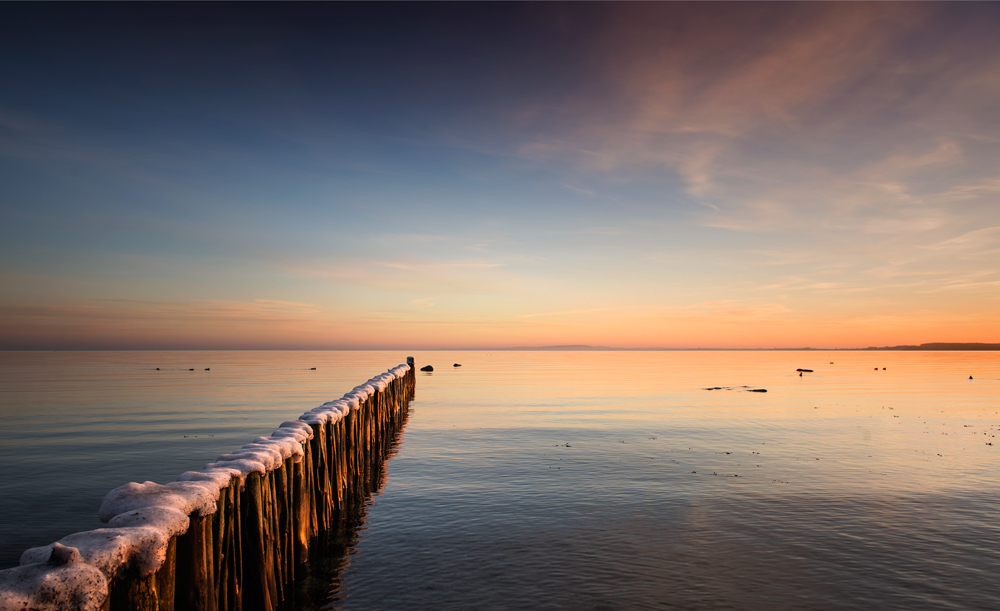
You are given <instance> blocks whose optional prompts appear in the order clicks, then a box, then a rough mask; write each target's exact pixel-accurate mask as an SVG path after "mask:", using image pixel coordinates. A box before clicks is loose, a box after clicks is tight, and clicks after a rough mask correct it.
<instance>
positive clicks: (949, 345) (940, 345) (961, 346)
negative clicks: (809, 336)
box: [463, 342, 1000, 352]
mask: <svg viewBox="0 0 1000 611" xmlns="http://www.w3.org/2000/svg"><path fill="white" fill-rule="evenodd" d="M463 350H492V351H498V352H499V351H505V350H509V351H529V350H534V351H544V350H552V351H574V350H579V351H585V350H603V351H621V352H633V351H636V352H645V351H649V352H656V351H698V350H701V351H723V352H729V351H799V350H818V351H827V350H836V351H850V350H853V351H858V350H1000V344H984V343H968V342H967V343H961V342H936V343H930V344H920V345H904V346H871V347H868V348H810V347H803V348H611V347H608V346H588V345H586V344H571V345H565V346H515V347H513V348H463Z"/></svg>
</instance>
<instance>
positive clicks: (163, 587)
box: [105, 367, 415, 611]
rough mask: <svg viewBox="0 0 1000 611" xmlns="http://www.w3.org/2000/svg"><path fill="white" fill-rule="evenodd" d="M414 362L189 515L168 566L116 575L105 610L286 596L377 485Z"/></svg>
mask: <svg viewBox="0 0 1000 611" xmlns="http://www.w3.org/2000/svg"><path fill="white" fill-rule="evenodd" d="M414 386H415V376H414V370H413V368H412V367H411V368H410V371H409V372H407V374H406V375H405V376H404V377H402V378H399V379H397V380H395V381H394V382H393V383H391V384H390V385H389V386H388V387H387V388H386V389H385V390H383V391H380V392H376V393H375V394H374V395H372V396H371V397H370V398H369V399H368V401H366V402H365V403H364V404H363V405H362V406H361V409H357V410H351V412H350V414H348V415H347V417H345V418H344V419H342V420H340V421H339V422H336V423H333V424H329V425H328V424H325V423H312V424H311V427H312V429H313V438H312V439H311V440H309V441H308V444H307V445H306V447H304V448H303V450H304V451H305V456H304V457H303V458H301V459H300V460H298V461H295V460H293V458H288V459H286V460H285V461H284V463H283V464H282V465H281V467H280V468H278V469H275V470H272V471H269V472H268V473H267V474H265V475H261V474H259V473H251V474H249V475H248V476H247V477H246V479H245V481H244V482H243V485H242V486H241V484H240V481H239V478H233V481H232V483H230V485H229V487H228V488H225V489H223V490H222V493H221V494H220V495H219V500H218V504H217V508H216V511H215V513H213V514H209V515H207V516H204V517H202V516H198V515H197V513H195V514H192V515H191V516H190V520H191V523H190V524H191V525H190V527H189V528H188V531H187V533H185V534H183V535H180V536H178V537H175V538H174V539H173V540H172V541H171V542H170V545H169V547H168V549H167V559H166V561H165V562H164V563H163V567H162V568H161V569H160V570H159V571H157V572H156V573H153V574H151V575H149V576H147V577H139V576H133V577H131V578H125V579H123V580H119V581H117V582H114V583H112V584H110V588H109V589H110V592H109V596H108V602H107V603H106V604H105V608H106V609H108V611H126V610H128V611H132V610H135V611H154V610H155V611H175V610H176V611H182V610H191V611H271V610H272V609H276V608H277V607H278V605H279V604H280V602H281V601H283V600H286V599H288V597H289V594H290V586H291V584H292V582H293V581H294V579H295V575H296V570H298V569H300V567H301V565H302V564H304V563H305V562H306V561H307V560H308V558H309V545H310V542H311V541H312V540H313V538H315V537H317V536H318V535H319V534H321V533H323V532H327V531H330V530H332V529H333V528H335V527H336V526H337V524H338V522H339V521H341V520H344V519H345V518H346V517H347V516H348V514H349V513H350V512H352V511H357V510H358V509H359V505H363V503H364V501H365V499H366V498H367V497H368V495H370V494H371V492H372V490H374V489H377V488H378V487H379V478H380V477H381V466H382V461H383V460H384V458H385V456H386V455H387V454H388V452H389V450H390V444H391V443H392V440H393V438H394V435H395V433H396V432H397V430H399V428H400V427H401V426H402V424H403V422H404V421H405V418H406V414H407V405H408V403H409V401H410V399H411V398H412V397H413V394H414Z"/></svg>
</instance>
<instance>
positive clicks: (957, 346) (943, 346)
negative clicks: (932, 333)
mask: <svg viewBox="0 0 1000 611" xmlns="http://www.w3.org/2000/svg"><path fill="white" fill-rule="evenodd" d="M864 350H1000V344H980V343H972V344H962V343H947V342H938V343H934V344H920V345H919V346H884V347H882V348H877V347H874V346H872V347H871V348H864Z"/></svg>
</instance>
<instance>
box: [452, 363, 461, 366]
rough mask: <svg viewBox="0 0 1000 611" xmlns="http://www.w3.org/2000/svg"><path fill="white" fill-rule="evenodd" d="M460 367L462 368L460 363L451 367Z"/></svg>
mask: <svg viewBox="0 0 1000 611" xmlns="http://www.w3.org/2000/svg"><path fill="white" fill-rule="evenodd" d="M461 366H462V364H461V363H455V364H454V365H453V367H461Z"/></svg>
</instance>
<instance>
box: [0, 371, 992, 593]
mask: <svg viewBox="0 0 1000 611" xmlns="http://www.w3.org/2000/svg"><path fill="white" fill-rule="evenodd" d="M405 356H406V354H402V353H394V352H383V353H379V352H357V353H355V352H287V353H277V352H228V353H223V352H219V353H213V352H196V353H178V352H160V353H0V376H2V378H0V381H2V386H0V397H2V398H0V419H2V422H0V424H2V425H3V426H2V431H0V444H2V445H0V459H2V460H3V461H4V464H5V466H8V468H7V469H5V470H4V471H3V472H2V474H0V494H2V495H3V499H4V501H3V505H2V508H0V512H2V513H0V517H2V520H0V528H2V530H0V537H2V538H0V541H2V547H0V551H2V553H3V556H2V560H3V562H4V564H3V566H11V565H12V564H14V563H16V560H17V556H19V555H20V552H21V551H23V549H24V548H26V547H28V546H30V545H39V544H44V543H49V542H51V541H52V540H54V539H57V538H59V537H61V536H63V535H65V534H68V533H69V532H73V531H76V530H81V529H87V528H94V527H97V526H99V524H98V523H97V521H96V518H94V517H93V516H94V513H95V512H96V509H97V506H98V505H99V503H100V499H101V497H102V496H103V494H104V493H105V492H106V491H107V490H108V489H110V488H112V487H114V486H117V485H120V484H121V483H124V482H126V481H131V480H135V481H143V480H146V479H152V480H154V481H159V482H166V481H172V480H173V479H174V478H176V476H177V475H178V474H179V473H181V472H182V471H185V470H187V469H190V468H193V467H199V466H200V465H201V464H202V463H204V462H208V461H210V460H212V459H214V458H215V456H216V455H218V454H221V453H223V452H226V451H229V450H231V449H234V448H236V447H239V446H240V445H242V444H243V443H246V442H248V441H250V440H251V439H252V438H253V437H254V436H256V435H260V434H266V433H269V432H270V431H271V430H273V429H274V428H275V427H276V426H277V425H278V424H279V423H280V422H281V421H282V420H286V419H289V418H294V417H297V416H298V415H299V414H300V413H302V412H303V411H305V410H306V409H309V408H311V407H313V406H315V405H317V404H318V403H320V402H322V401H324V400H328V399H331V398H335V397H337V396H339V395H340V394H342V393H343V392H344V391H346V390H348V389H349V388H351V387H353V386H354V385H355V384H357V383H360V382H361V381H364V380H365V379H367V378H369V377H371V375H373V374H375V373H379V372H380V371H383V370H385V369H387V368H388V367H390V366H392V365H395V364H397V363H399V362H401V361H403V360H404V357H405ZM414 356H416V358H417V362H418V364H419V365H422V364H426V363H430V364H433V365H434V366H435V369H436V371H435V372H434V373H433V374H419V375H418V379H417V395H416V400H415V401H414V402H413V404H412V406H411V408H412V409H411V414H410V416H409V420H408V422H407V424H406V429H405V431H404V432H403V434H402V435H401V438H400V440H399V444H398V446H397V449H396V455H395V456H394V457H393V458H392V460H391V461H390V462H389V463H388V465H387V478H386V484H385V486H384V487H383V488H382V490H381V492H380V493H378V494H377V495H376V496H375V497H374V498H373V499H372V503H371V504H370V505H369V507H368V512H367V516H366V518H365V521H364V523H363V524H361V525H360V527H359V529H358V530H357V531H356V532H353V533H348V534H347V536H346V537H344V538H343V539H342V540H338V541H336V542H334V544H333V545H331V550H332V551H333V552H334V553H332V554H331V556H330V557H329V558H327V559H326V560H325V561H324V562H322V563H320V562H317V563H315V566H314V567H313V571H312V573H313V574H312V578H311V580H310V582H308V587H302V588H300V591H299V594H300V598H299V600H298V601H297V604H296V605H295V607H296V608H302V609H315V608H319V607H322V606H324V605H326V606H328V607H330V608H337V609H344V610H351V609H359V610H360V609H593V610H609V609H671V608H674V609H874V608H878V609H1000V588H998V587H997V586H996V585H995V578H996V576H997V575H1000V491H998V486H997V480H998V476H1000V468H998V467H1000V461H998V459H997V456H998V455H997V454H996V452H997V451H998V450H1000V447H998V446H994V445H988V444H991V443H996V442H997V440H996V439H995V437H994V435H995V434H996V432H997V430H998V429H1000V414H998V412H1000V380H998V378H1000V355H998V354H996V353H954V352H949V353H928V352H919V353H905V352H890V353H871V352H600V353H589V352H517V353H515V352H494V353H486V352H452V353H447V352H425V353H420V352H417V353H415V354H414ZM831 361H833V362H834V364H831V363H830V362H831ZM456 362H457V363H462V365H463V366H462V367H461V368H454V367H452V366H451V365H452V364H453V363H456ZM161 363H166V364H167V366H168V367H175V368H176V369H177V370H176V371H168V372H164V371H160V372H157V371H151V370H150V368H151V367H155V366H161V367H163V366H164V365H161ZM186 363H190V365H189V366H187V367H185V366H184V364H186ZM313 366H315V367H317V371H308V367H313ZM188 367H195V368H196V369H197V371H195V372H189V371H186V370H184V371H182V370H181V369H182V368H183V369H187V368H188ZM204 367H211V372H204V371H202V370H203V369H204ZM798 367H802V368H809V369H814V370H815V371H814V373H806V374H805V375H804V376H802V377H799V376H798V374H797V373H796V372H795V369H796V368H798ZM875 367H878V368H879V369H878V370H875ZM883 367H885V369H884V370H883V369H882V368H883ZM196 374H197V375H196ZM970 375H972V376H973V378H974V379H973V380H969V379H968V378H969V376H970ZM744 385H745V386H749V387H752V388H766V389H767V390H768V392H767V393H751V392H746V391H745V390H742V389H740V388H738V387H740V386H744ZM716 386H721V387H734V388H733V389H720V390H712V391H708V390H704V388H706V387H716ZM183 435H188V437H187V438H184V437H183ZM194 435H197V436H198V437H197V438H195V437H194ZM206 435H215V437H206ZM337 552H339V553H337Z"/></svg>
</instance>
